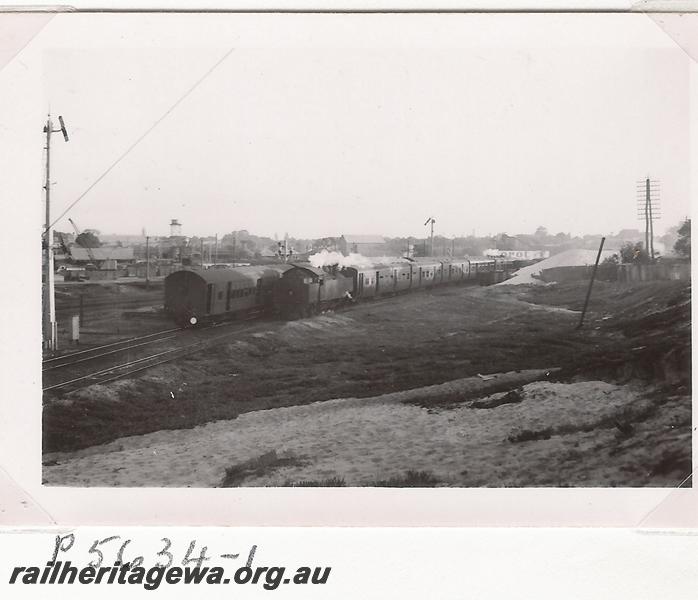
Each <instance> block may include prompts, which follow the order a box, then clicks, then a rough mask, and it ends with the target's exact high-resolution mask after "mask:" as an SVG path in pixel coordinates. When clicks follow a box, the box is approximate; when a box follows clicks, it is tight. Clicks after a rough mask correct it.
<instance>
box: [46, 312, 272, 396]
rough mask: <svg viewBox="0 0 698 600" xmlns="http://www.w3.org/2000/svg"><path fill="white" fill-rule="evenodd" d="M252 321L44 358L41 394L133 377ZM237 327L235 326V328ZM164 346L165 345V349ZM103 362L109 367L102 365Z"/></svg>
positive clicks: (226, 336) (239, 330)
mask: <svg viewBox="0 0 698 600" xmlns="http://www.w3.org/2000/svg"><path fill="white" fill-rule="evenodd" d="M251 320H257V321H258V320H259V319H258V316H257V315H251V316H249V317H247V318H244V319H241V320H237V321H226V322H224V323H218V324H215V325H210V326H208V327H206V328H204V329H169V330H165V331H160V332H157V333H153V334H149V335H145V336H140V337H137V338H130V339H127V340H122V341H120V342H114V343H112V344H106V345H104V346H98V347H95V348H90V349H88V350H83V351H80V352H73V353H71V354H66V355H63V356H59V357H55V358H51V359H47V360H45V361H43V365H42V374H43V387H42V391H43V392H44V393H46V392H52V393H54V394H59V395H60V394H64V393H67V392H74V391H77V390H79V389H82V388H86V387H88V386H91V385H95V384H98V383H100V384H103V383H108V382H110V381H115V380H117V379H121V378H123V377H128V376H131V375H135V374H137V373H140V372H142V371H145V370H146V369H150V368H153V367H156V366H158V365H162V364H165V363H168V362H172V361H174V360H177V359H180V358H183V357H185V356H189V355H191V354H194V353H195V352H199V351H201V349H203V348H205V347H209V346H213V345H215V344H218V343H221V342H223V341H224V340H226V339H229V338H230V337H232V336H234V335H238V334H240V333H242V332H243V331H246V330H248V329H250V328H252V327H253V326H254V325H252V324H250V325H247V326H243V327H240V325H241V324H243V323H245V322H247V321H251ZM236 325H237V327H235V326H236ZM230 327H233V329H232V330H231V331H227V332H226V333H223V334H218V335H212V333H213V332H214V331H215V332H217V331H219V330H220V328H225V329H228V328H230ZM192 337H194V338H195V339H196V341H194V342H192V343H186V344H178V343H177V340H180V341H181V340H183V339H184V340H187V341H188V340H190V339H191V338H192ZM158 343H162V344H163V346H161V347H160V348H157V347H154V346H156V345H157V344H158ZM165 344H167V345H166V346H165ZM172 344H175V347H169V346H171V345H172ZM144 349H148V350H153V349H155V350H157V351H156V352H155V353H152V354H150V353H148V354H144V355H139V353H140V352H142V351H143V350H144ZM134 354H135V355H136V356H134ZM115 358H119V360H118V361H116V364H114V359H115ZM124 359H126V360H124ZM129 359H132V360H129ZM105 363H112V364H108V365H106V366H105ZM100 367H101V368H100ZM95 369H96V370H95Z"/></svg>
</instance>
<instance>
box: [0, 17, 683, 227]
mask: <svg viewBox="0 0 698 600" xmlns="http://www.w3.org/2000/svg"><path fill="white" fill-rule="evenodd" d="M230 49H233V52H232V53H231V54H230V55H229V56H228V57H227V58H226V59H225V60H224V61H223V62H222V63H221V64H220V65H219V66H218V67H217V68H216V69H215V70H214V71H212V72H211V73H210V74H209V75H208V76H207V77H206V78H205V79H204V80H203V81H202V82H201V84H200V85H199V86H198V87H196V88H195V89H194V90H193V91H192V92H191V93H190V94H189V95H188V96H187V97H186V98H185V99H184V100H183V101H181V103H180V104H179V105H178V106H177V107H176V108H175V109H174V110H173V111H172V112H171V113H170V114H169V115H168V116H167V117H166V118H165V119H164V120H163V121H162V122H161V123H159V124H158V125H157V127H156V128H155V129H153V131H152V132H150V133H149V134H148V135H147V136H146V137H145V138H144V139H143V140H142V141H141V142H140V143H139V144H138V145H137V146H136V147H135V148H134V149H133V150H132V151H130V152H129V153H128V154H127V156H126V157H125V158H124V159H123V160H121V161H120V162H119V163H118V164H117V166H116V167H115V168H114V169H113V170H112V171H111V172H110V173H109V174H108V175H107V176H106V177H105V178H104V179H103V180H102V181H100V182H99V183H98V184H97V185H96V186H95V187H94V189H92V190H91V191H90V192H89V193H88V194H87V195H86V196H85V197H84V198H83V199H82V200H81V201H80V203H79V204H78V205H77V206H76V207H75V208H74V209H73V210H72V211H71V212H70V213H69V216H72V217H73V219H74V220H75V221H76V222H77V223H78V225H79V226H80V227H82V228H96V229H99V230H101V231H102V232H104V233H139V232H140V231H141V229H143V228H145V229H146V230H147V232H148V233H149V234H151V235H159V234H166V233H167V232H168V223H169V220H170V219H172V218H177V219H179V220H180V222H181V223H182V224H183V233H184V234H186V235H213V234H214V233H218V234H220V235H222V234H225V233H226V232H229V231H231V230H234V229H248V230H249V231H251V232H253V233H257V234H260V235H270V236H273V235H274V234H275V233H276V234H278V235H280V236H282V235H283V234H284V232H288V233H289V234H290V235H292V236H296V237H319V236H325V235H340V234H342V233H373V234H383V235H387V236H404V235H412V236H422V235H424V234H425V232H426V228H425V227H424V226H423V223H424V221H425V220H426V219H427V217H429V216H432V215H433V216H434V218H435V219H436V233H437V234H442V235H447V236H452V235H461V234H470V233H472V232H473V231H475V232H476V234H478V235H483V234H488V233H497V232H502V231H506V232H508V233H519V232H533V230H535V228H536V227H537V226H539V225H544V226H546V227H547V228H548V229H549V230H550V232H551V233H557V232H559V231H563V232H570V233H572V234H584V233H597V232H611V231H618V230H619V229H622V228H630V227H636V228H643V227H644V225H643V224H642V223H641V222H639V221H638V220H637V219H636V208H635V204H636V198H635V187H636V181H637V180H638V179H642V178H644V177H645V176H646V175H650V176H651V177H652V178H656V179H658V180H661V185H662V193H661V202H662V214H663V219H662V220H661V221H660V222H659V223H658V224H657V230H658V231H660V232H661V231H664V229H665V228H666V227H668V226H671V225H674V224H676V223H678V221H679V220H680V219H682V218H683V217H684V216H686V215H687V214H689V198H688V196H689V127H688V117H689V85H688V83H689V80H688V73H689V72H688V61H689V59H688V58H687V56H686V55H685V54H684V52H683V51H682V50H680V49H679V48H678V47H677V46H676V45H675V44H674V42H672V41H671V39H670V38H668V37H667V36H666V34H665V33H663V32H662V31H661V30H660V29H659V28H658V27H657V26H656V25H655V24H654V23H653V22H652V21H651V20H650V19H648V18H646V17H645V16H644V15H533V16H526V15H428V16H425V15H335V16H332V15H316V16H308V15H267V16H264V15H248V16H245V15H208V16H195V15H140V16H137V17H133V16H128V15H62V16H58V17H56V18H54V19H53V20H52V21H50V22H49V23H48V24H47V25H46V26H45V27H44V29H43V30H41V32H40V33H39V34H38V35H36V37H35V38H34V39H33V40H32V41H31V42H30V44H29V46H28V47H27V49H25V51H23V52H22V53H20V54H18V55H17V56H16V57H15V58H14V60H13V62H15V63H16V62H17V61H22V60H23V57H24V55H25V53H26V56H27V58H26V59H24V60H25V61H29V60H30V59H31V53H32V50H33V51H34V52H35V54H37V55H40V57H41V62H42V69H41V84H42V85H41V88H42V89H41V93H42V96H41V98H42V102H41V103H39V104H43V108H42V107H41V106H39V104H37V105H36V106H37V108H39V109H40V110H42V111H43V113H44V115H43V117H42V116H40V115H39V116H37V117H36V118H33V120H32V127H34V130H33V131H32V135H33V136H34V137H33V139H34V140H35V142H33V145H32V146H31V147H27V148H25V149H23V151H25V152H30V153H34V154H36V159H37V160H38V153H39V152H40V150H41V143H42V140H41V128H40V125H41V119H42V118H44V119H45V113H46V111H47V110H48V107H49V105H50V109H51V111H52V113H54V114H55V115H58V114H61V115H63V117H64V118H65V121H66V124H67V125H68V129H69V133H70V142H69V143H68V144H65V143H64V142H63V140H62V139H61V138H60V135H59V136H55V137H54V143H53V146H52V149H53V151H52V180H53V181H54V182H55V186H54V187H53V190H52V194H53V213H54V215H56V216H57V215H58V214H59V213H60V212H61V211H62V209H64V208H65V207H66V206H67V205H68V204H69V203H70V202H71V201H73V200H74V199H75V198H76V197H78V196H79V195H80V194H81V193H82V192H83V191H84V190H85V189H86V188H87V187H88V186H89V185H91V184H92V183H93V182H94V181H95V180H96V179H97V178H98V177H99V176H100V175H101V174H102V173H103V172H104V171H105V170H106V169H107V167H109V166H110V165H111V164H112V163H113V162H114V161H115V160H116V159H117V158H118V157H119V156H120V155H121V154H122V153H123V152H124V151H125V150H126V149H127V148H128V147H129V146H130V145H131V144H132V143H133V142H134V141H135V140H136V139H138V138H139V136H141V135H142V134H143V133H144V132H145V131H146V130H147V129H148V128H149V127H150V126H151V125H152V124H153V123H155V122H156V121H157V120H158V119H160V118H161V117H162V116H163V115H164V114H165V113H166V112H167V111H168V109H170V108H171V106H172V105H173V104H174V103H175V102H177V101H178V100H179V99H180V98H181V97H182V96H183V95H184V94H185V93H186V92H187V90H189V89H190V88H191V86H193V85H194V84H195V82H196V81H197V80H199V79H200V78H201V77H202V76H203V75H204V74H205V73H206V72H207V71H208V70H209V69H211V67H212V66H213V65H214V64H215V63H216V62H217V61H218V60H219V59H220V58H221V57H222V56H223V55H225V53H226V52H228V51H229V50H230ZM29 64H30V63H29ZM15 67H16V65H15ZM5 71H8V69H5ZM8 85H9V86H11V85H12V81H11V80H8V78H7V77H5V78H2V79H0V96H2V93H3V92H2V86H8ZM14 102H15V103H16V98H15V99H14ZM34 120H38V122H37V123H34ZM19 122H27V123H28V122H29V121H28V120H26V119H25V121H22V120H20V121H19ZM40 191H41V190H39V191H38V192H37V193H39V192H40ZM57 228H58V229H60V230H69V229H70V226H69V223H68V222H67V219H65V218H64V219H63V220H62V221H61V222H60V223H58V225H57Z"/></svg>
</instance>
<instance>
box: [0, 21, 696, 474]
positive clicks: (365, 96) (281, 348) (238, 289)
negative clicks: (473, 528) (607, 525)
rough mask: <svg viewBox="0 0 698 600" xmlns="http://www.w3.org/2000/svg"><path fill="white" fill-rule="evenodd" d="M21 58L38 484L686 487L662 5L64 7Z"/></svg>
mask: <svg viewBox="0 0 698 600" xmlns="http://www.w3.org/2000/svg"><path fill="white" fill-rule="evenodd" d="M4 17H5V16H4V15H1V16H0V19H2V18H4ZM7 18H10V16H7ZM695 24H697V23H696V22H695V20H694V25H695ZM694 29H695V31H696V32H698V28H694ZM697 39H698V36H697ZM38 43H40V44H41V48H42V71H41V83H42V87H41V89H40V90H38V92H37V93H38V94H40V96H39V100H40V102H39V101H37V100H36V99H34V100H33V101H32V104H31V106H32V107H35V106H38V105H39V104H40V105H41V110H40V111H37V110H34V108H32V110H29V109H27V110H26V111H24V112H22V110H21V107H22V106H23V104H22V103H23V101H24V100H23V95H22V92H21V91H20V90H18V89H16V88H15V87H13V75H12V74H13V73H15V72H16V73H21V70H22V68H23V67H22V64H21V63H22V54H21V53H20V54H16V55H13V56H3V60H4V61H5V65H4V67H3V71H4V73H5V76H4V77H2V79H0V108H1V109H2V111H3V113H4V114H8V112H9V113H12V114H13V115H19V116H18V117H17V119H18V121H17V122H18V123H21V126H22V128H23V131H24V137H23V139H24V140H25V141H26V143H25V144H23V145H22V147H21V148H20V149H19V151H20V152H22V153H24V154H26V155H28V156H30V157H31V160H30V162H33V163H34V164H35V165H39V164H40V169H39V168H35V169H33V170H32V171H31V173H32V176H33V177H34V178H35V181H33V188H32V189H34V190H35V195H34V196H32V197H22V198H21V199H20V198H14V199H8V202H10V201H12V202H14V201H17V202H20V201H21V202H22V203H24V204H30V205H31V206H32V209H31V211H30V212H29V216H30V218H31V219H32V220H33V221H32V223H31V225H30V226H31V228H32V231H34V236H33V238H32V239H31V240H30V241H28V242H27V244H26V245H25V248H21V249H20V248H15V251H17V252H24V251H26V250H27V248H28V247H29V246H32V245H33V247H34V255H35V257H36V259H37V260H36V261H35V270H34V272H33V273H32V274H31V276H32V277H33V278H34V279H35V280H36V281H37V282H38V281H39V278H40V280H41V286H40V291H41V299H40V304H39V299H38V298H37V299H36V307H37V311H36V324H35V326H36V330H37V331H38V330H39V328H40V330H41V336H40V338H38V337H37V340H36V343H37V344H39V343H40V344H41V353H40V354H41V366H40V369H41V371H40V374H41V375H40V379H41V405H42V410H41V422H40V423H38V422H37V423H36V424H35V425H36V428H37V430H38V429H39V428H40V430H41V445H42V456H41V463H42V464H41V480H42V484H43V486H47V487H71V488H73V487H81V488H82V487H102V488H104V487H107V488H113V487H123V488H138V487H143V488H239V487H245V488H297V487H314V488H329V487H333V488H334V487H345V488H567V487H572V488H646V487H650V488H651V487H657V488H676V487H683V488H690V487H691V486H692V482H691V471H692V466H691V465H692V458H691V457H692V441H691V440H692V424H691V423H692V421H691V414H692V404H691V202H690V198H691V197H692V196H694V195H695V189H696V188H695V180H693V181H692V180H691V144H690V139H691V128H690V115H691V110H693V111H695V110H696V104H695V95H693V96H692V94H691V77H690V65H691V63H692V61H693V60H694V59H693V58H691V55H690V52H689V51H687V50H686V48H685V47H682V45H681V43H679V42H677V41H676V39H674V38H672V36H671V35H670V34H669V33H667V31H666V30H665V28H664V27H663V24H662V20H661V19H659V18H655V19H652V18H649V17H648V16H647V15H643V14H604V15H601V14H593V13H589V14H573V13H570V14H548V13H540V14H516V13H512V14H478V13H472V14H409V13H408V14H398V13H392V14H390V13H386V14H346V13H345V14H304V13H298V14H165V13H155V14H109V13H105V14H99V13H91V14H68V13H67V14H58V15H54V16H53V18H51V19H50V21H48V22H47V23H46V24H45V26H43V27H42V28H41V30H40V31H38V32H36V34H35V37H33V38H32V39H31V40H30V41H27V44H29V45H31V44H38ZM28 47H29V46H28ZM694 91H695V87H694ZM4 151H5V152H6V153H10V152H16V151H17V149H14V150H10V149H8V148H5V150H4ZM693 151H694V152H695V149H694V150H693ZM22 175H23V174H22V173H18V174H17V176H18V177H20V176H22ZM692 186H693V187H692ZM6 225H7V226H8V227H12V226H13V224H12V223H7V224H6ZM39 256H41V260H40V261H39ZM6 259H7V260H6V262H5V267H6V269H5V270H6V279H12V271H13V267H12V259H11V257H6ZM8 284H9V283H8ZM36 290H37V294H38V290H39V286H38V284H37V286H36ZM39 306H40V307H41V312H40V314H39V311H38V307H39ZM3 318H11V317H10V316H9V315H6V316H5V317H3ZM38 369H39V366H38V365H36V371H37V373H38V372H39V371H38ZM37 401H38V400H37Z"/></svg>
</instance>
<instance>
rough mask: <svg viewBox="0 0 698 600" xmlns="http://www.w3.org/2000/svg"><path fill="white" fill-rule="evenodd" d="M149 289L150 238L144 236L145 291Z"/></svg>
mask: <svg viewBox="0 0 698 600" xmlns="http://www.w3.org/2000/svg"><path fill="white" fill-rule="evenodd" d="M149 287H150V236H149V235H146V236H145V289H146V290H147V289H148V288H149Z"/></svg>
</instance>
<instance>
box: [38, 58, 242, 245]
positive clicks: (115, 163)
mask: <svg viewBox="0 0 698 600" xmlns="http://www.w3.org/2000/svg"><path fill="white" fill-rule="evenodd" d="M234 49H235V48H231V49H230V50H228V51H227V52H226V53H225V54H224V55H223V56H222V57H221V58H220V59H219V60H217V61H216V63H215V64H214V65H213V66H212V67H211V68H210V69H209V70H208V71H206V72H205V73H204V74H203V75H202V76H201V77H200V78H199V79H197V81H196V82H195V83H194V85H192V86H191V87H190V88H189V89H188V90H187V91H186V92H184V94H183V95H182V96H180V97H179V98H178V99H177V101H176V102H175V103H174V104H173V105H172V106H170V108H168V109H167V110H166V111H165V113H164V114H163V115H162V116H161V117H160V118H159V119H158V120H157V121H155V122H154V123H153V124H152V125H151V126H150V127H149V128H148V129H147V130H146V131H145V133H143V135H141V136H140V137H139V138H138V139H137V140H136V141H135V142H133V144H131V145H130V146H129V147H128V148H127V149H126V151H125V152H123V153H122V154H121V155H120V156H119V157H118V158H117V159H116V160H115V161H114V162H113V163H112V164H111V165H110V166H109V167H108V168H107V169H106V170H105V171H104V172H103V173H102V174H101V175H100V176H99V177H98V178H97V179H95V180H94V181H93V182H92V184H90V186H89V187H88V188H87V189H86V190H85V191H84V192H83V193H82V194H80V195H79V196H78V197H77V198H76V199H75V200H74V201H73V202H71V203H70V204H69V205H68V208H66V209H65V210H64V211H63V212H62V213H61V214H60V215H59V216H58V218H56V219H55V220H54V221H53V222H52V223H51V224H50V225H49V226H48V227H47V228H46V229H45V230H44V232H43V234H42V235H45V234H46V232H47V231H48V230H49V229H51V228H52V227H53V226H54V225H55V224H56V223H58V221H60V220H61V219H62V218H63V217H64V216H65V215H66V214H68V211H70V210H71V209H72V208H73V207H74V206H75V205H76V204H77V203H78V202H80V200H82V199H83V198H84V197H85V196H86V195H87V194H88V193H89V192H90V190H92V188H94V187H95V186H96V185H97V184H98V183H99V182H100V181H102V179H104V178H105V177H106V176H107V175H108V174H109V172H110V171H111V170H112V169H113V168H114V167H116V165H118V164H119V163H120V162H121V161H122V160H123V159H124V158H125V157H126V155H128V153H129V152H131V150H133V149H134V148H135V147H136V146H137V145H138V144H139V143H140V142H141V141H142V140H143V139H144V138H145V137H146V136H147V135H148V134H149V133H150V132H151V131H152V130H153V129H155V128H156V127H157V126H158V125H159V124H160V123H161V122H162V121H163V120H164V119H166V118H167V116H168V115H169V114H170V113H171V112H172V111H173V110H174V109H175V108H177V106H179V105H180V104H181V103H182V102H183V101H184V100H185V99H186V98H187V96H189V94H191V93H192V92H193V91H194V90H195V89H196V88H197V87H198V86H199V85H200V84H201V83H202V82H203V81H204V80H205V79H206V78H207V77H208V76H209V75H210V74H211V73H213V72H214V71H215V70H216V69H217V68H218V67H219V66H220V64H221V63H222V62H223V61H224V60H225V59H226V58H228V57H229V56H230V55H231V54H232V52H233V50H234Z"/></svg>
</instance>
